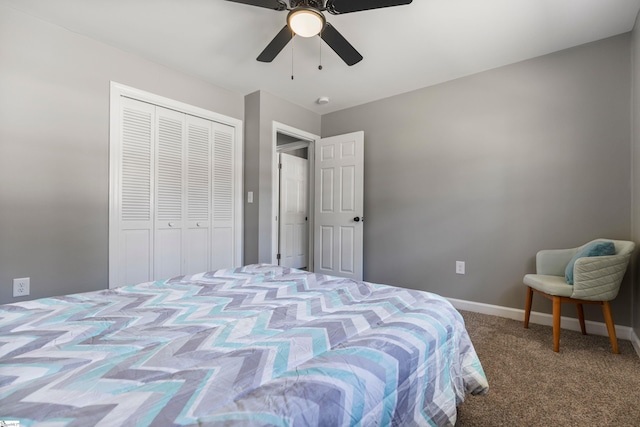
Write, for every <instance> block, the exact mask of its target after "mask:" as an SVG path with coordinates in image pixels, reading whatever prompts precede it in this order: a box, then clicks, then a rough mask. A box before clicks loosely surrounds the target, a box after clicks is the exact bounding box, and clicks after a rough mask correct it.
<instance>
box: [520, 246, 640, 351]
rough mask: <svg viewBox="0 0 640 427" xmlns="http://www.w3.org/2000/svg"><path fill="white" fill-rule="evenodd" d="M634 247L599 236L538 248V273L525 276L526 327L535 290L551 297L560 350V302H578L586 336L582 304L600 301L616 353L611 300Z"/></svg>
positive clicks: (555, 343) (555, 337)
mask: <svg viewBox="0 0 640 427" xmlns="http://www.w3.org/2000/svg"><path fill="white" fill-rule="evenodd" d="M611 243H613V244H611ZM634 247H635V244H634V243H633V242H628V241H624V240H608V239H596V240H593V241H591V242H589V243H587V244H585V245H583V246H580V247H577V248H571V249H551V250H542V251H539V252H538V253H537V255H536V274H527V275H526V276H524V279H523V282H524V284H525V285H526V286H527V300H526V305H525V314H524V327H525V328H528V327H529V317H530V315H531V301H532V299H533V293H534V292H535V293H537V294H539V295H542V296H543V297H545V298H548V299H550V300H551V301H552V302H553V351H555V352H558V351H560V306H561V304H562V303H572V304H575V305H576V309H577V312H578V320H579V322H580V329H581V331H582V334H583V335H586V334H587V332H586V328H585V324H584V312H583V308H582V305H583V304H598V305H600V306H602V312H603V314H604V320H605V323H606V325H607V331H608V332H609V339H610V341H611V347H612V349H613V352H614V353H616V354H617V353H618V340H617V338H616V331H615V325H614V323H613V316H612V315H611V307H610V305H609V301H611V300H613V299H614V298H615V297H616V296H617V295H618V291H619V289H620V283H621V282H622V278H623V277H624V274H625V272H626V271H627V266H628V264H629V258H630V257H631V253H632V252H633V249H634ZM607 249H608V250H607ZM571 281H573V284H570V282H571Z"/></svg>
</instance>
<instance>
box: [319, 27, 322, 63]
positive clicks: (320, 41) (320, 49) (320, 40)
mask: <svg viewBox="0 0 640 427" xmlns="http://www.w3.org/2000/svg"><path fill="white" fill-rule="evenodd" d="M318 51H319V52H320V65H318V70H322V38H321V37H320V34H318Z"/></svg>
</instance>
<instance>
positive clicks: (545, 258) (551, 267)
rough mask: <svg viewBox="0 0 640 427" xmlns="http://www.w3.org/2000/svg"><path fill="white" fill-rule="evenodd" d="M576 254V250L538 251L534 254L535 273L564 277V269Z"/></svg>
mask: <svg viewBox="0 0 640 427" xmlns="http://www.w3.org/2000/svg"><path fill="white" fill-rule="evenodd" d="M576 252H577V249H576V248H573V249H544V250H541V251H538V253H537V254H536V273H537V274H546V275H549V276H563V277H564V269H565V268H566V267H567V264H569V261H571V258H573V255H575V253H576Z"/></svg>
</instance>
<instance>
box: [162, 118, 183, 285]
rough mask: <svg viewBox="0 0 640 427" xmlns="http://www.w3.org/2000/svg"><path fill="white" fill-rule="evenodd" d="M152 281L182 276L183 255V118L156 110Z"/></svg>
mask: <svg viewBox="0 0 640 427" xmlns="http://www.w3.org/2000/svg"><path fill="white" fill-rule="evenodd" d="M156 128H157V129H158V135H157V140H156V159H157V160H156V162H157V168H156V194H155V202H156V221H155V223H156V226H155V244H154V256H155V261H154V277H155V278H156V279H158V278H169V277H173V276H178V275H180V274H182V271H183V265H182V263H183V259H184V253H183V252H182V250H183V247H184V243H183V241H184V238H185V236H184V186H185V179H184V173H185V167H184V154H183V150H184V146H185V141H184V139H185V115H184V114H182V113H179V112H177V111H174V110H169V109H166V108H161V107H157V108H156Z"/></svg>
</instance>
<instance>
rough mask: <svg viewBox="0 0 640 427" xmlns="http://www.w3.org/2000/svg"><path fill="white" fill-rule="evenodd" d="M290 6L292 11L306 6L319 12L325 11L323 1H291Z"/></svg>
mask: <svg viewBox="0 0 640 427" xmlns="http://www.w3.org/2000/svg"><path fill="white" fill-rule="evenodd" d="M289 5H290V7H291V9H295V8H297V7H305V6H306V7H311V8H314V9H318V11H320V10H323V9H324V5H323V1H322V0H289Z"/></svg>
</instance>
